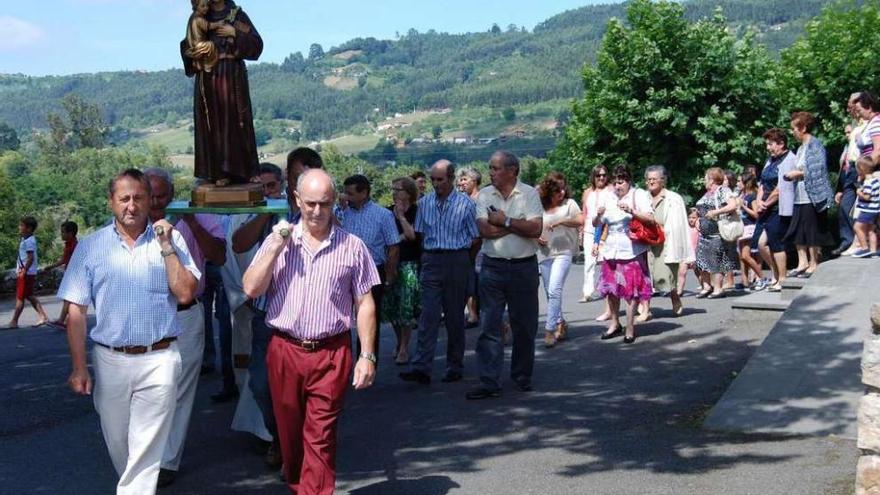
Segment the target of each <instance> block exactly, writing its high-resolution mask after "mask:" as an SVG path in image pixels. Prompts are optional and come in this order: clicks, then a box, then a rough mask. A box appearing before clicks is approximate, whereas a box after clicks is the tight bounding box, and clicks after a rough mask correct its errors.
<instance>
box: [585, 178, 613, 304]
mask: <svg viewBox="0 0 880 495" xmlns="http://www.w3.org/2000/svg"><path fill="white" fill-rule="evenodd" d="M607 188H608V168H607V167H606V166H605V165H596V167H594V168H593V171H592V172H591V173H590V187H588V188H587V189H585V190H584V193H583V194H582V195H581V212H582V213H583V217H584V286H583V289H582V290H581V298H580V300H579V301H578V302H582V303H585V302H588V301H589V300H590V298H591V297H593V294H594V293H595V292H596V265H598V262H599V260H598V259H597V258H596V257H594V256H593V255H592V254H591V253H592V251H593V234H594V233H595V230H596V228H595V227H593V220H594V219H595V218H596V208H597V206H596V203H597V202H598V201H599V194H600V193H601V192H602V191H604V190H605V189H607ZM606 313H607V311H606Z"/></svg>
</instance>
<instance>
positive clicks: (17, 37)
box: [0, 15, 46, 51]
mask: <svg viewBox="0 0 880 495" xmlns="http://www.w3.org/2000/svg"><path fill="white" fill-rule="evenodd" d="M0 33H3V40H4V42H3V43H0V51H12V50H16V49H20V48H25V47H28V46H32V45H35V44H37V43H39V42H40V41H42V40H43V39H44V38H45V36H46V33H45V31H43V29H42V28H41V27H40V26H37V25H36V24H31V23H30V22H27V21H25V20H22V19H19V18H17V17H12V16H8V15H0Z"/></svg>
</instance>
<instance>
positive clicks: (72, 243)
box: [61, 238, 76, 268]
mask: <svg viewBox="0 0 880 495" xmlns="http://www.w3.org/2000/svg"><path fill="white" fill-rule="evenodd" d="M74 249H76V238H73V239H68V240H66V241H64V253H62V255H61V264H62V265H64V267H65V268H67V265H68V264H69V263H70V258H71V257H72V256H73V250H74Z"/></svg>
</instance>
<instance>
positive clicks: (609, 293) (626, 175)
mask: <svg viewBox="0 0 880 495" xmlns="http://www.w3.org/2000/svg"><path fill="white" fill-rule="evenodd" d="M611 177H612V186H613V187H614V189H613V191H604V192H603V193H602V194H601V196H600V197H599V201H598V206H597V209H596V218H595V220H593V225H594V226H595V227H596V228H600V227H602V225H603V224H605V225H607V226H608V235H607V237H606V238H605V243H604V245H603V246H602V248H601V253H602V257H603V258H604V259H605V262H604V263H603V264H602V275H601V278H600V281H599V293H600V294H601V295H602V296H603V297H607V298H608V304H609V306H610V309H611V324H610V325H609V327H608V331H606V332H605V333H603V334H602V340H607V339H611V338H614V337H617V336H619V335H621V334H624V331H623V329H622V328H621V326H620V317H619V316H618V313H619V311H620V300H621V299H623V300H625V301H626V332H625V335H624V338H623V341H624V342H625V343H627V344H631V343H633V342H635V341H636V334H635V310H636V304H638V303H640V302H643V301H650V300H651V294H652V293H653V292H654V289H653V287H652V286H651V274H650V273H649V272H648V256H647V252H648V246H647V245H645V244H643V243H640V242H635V241H633V240H631V239H630V237H629V233H630V223H632V221H633V219H638V220H639V221H640V222H642V223H644V224H653V223H654V213H653V210H652V208H651V197H650V195H649V194H648V193H647V192H646V191H643V190H640V189H635V188H633V187H632V174H631V173H630V171H629V169H627V168H626V167H625V166H622V165H621V166H618V167H617V168H615V169H614V173H613V174H611Z"/></svg>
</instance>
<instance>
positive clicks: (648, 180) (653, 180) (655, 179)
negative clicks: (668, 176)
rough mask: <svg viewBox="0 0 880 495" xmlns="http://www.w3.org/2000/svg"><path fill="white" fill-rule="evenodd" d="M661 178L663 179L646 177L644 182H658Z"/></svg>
mask: <svg viewBox="0 0 880 495" xmlns="http://www.w3.org/2000/svg"><path fill="white" fill-rule="evenodd" d="M661 180H663V179H660V178H657V177H648V178H646V179H645V182H660V181H661Z"/></svg>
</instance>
